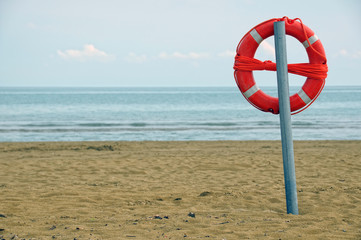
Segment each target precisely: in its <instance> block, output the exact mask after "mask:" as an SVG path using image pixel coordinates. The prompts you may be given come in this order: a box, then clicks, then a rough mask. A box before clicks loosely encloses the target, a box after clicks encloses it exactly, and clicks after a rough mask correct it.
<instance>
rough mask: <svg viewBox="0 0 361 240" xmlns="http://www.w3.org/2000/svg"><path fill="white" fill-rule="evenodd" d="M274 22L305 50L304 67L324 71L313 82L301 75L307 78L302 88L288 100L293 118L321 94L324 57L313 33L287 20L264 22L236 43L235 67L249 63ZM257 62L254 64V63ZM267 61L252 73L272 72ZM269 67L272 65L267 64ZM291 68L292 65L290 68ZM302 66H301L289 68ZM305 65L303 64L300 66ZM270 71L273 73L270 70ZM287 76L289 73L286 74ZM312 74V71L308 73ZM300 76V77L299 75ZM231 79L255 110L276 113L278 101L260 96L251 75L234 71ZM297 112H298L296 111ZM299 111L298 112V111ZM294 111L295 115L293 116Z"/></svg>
mask: <svg viewBox="0 0 361 240" xmlns="http://www.w3.org/2000/svg"><path fill="white" fill-rule="evenodd" d="M275 21H285V28H286V34H287V35H290V36H292V37H294V38H296V39H297V40H298V41H300V42H301V43H302V44H303V46H304V47H305V49H306V52H307V55H308V59H309V64H307V65H308V66H316V65H317V66H321V65H323V66H321V67H325V69H326V74H325V76H322V77H321V78H316V77H314V76H313V75H305V76H309V77H307V79H306V81H305V83H304V84H303V86H302V88H301V89H300V90H299V91H298V92H297V93H295V94H293V95H292V96H290V104H291V112H292V113H293V114H295V113H298V112H301V111H303V110H304V109H305V108H307V107H308V106H309V105H311V104H312V102H313V101H314V100H315V99H316V98H317V97H318V95H319V94H320V93H321V91H322V89H323V87H324V85H325V79H326V76H327V64H326V62H327V60H326V57H325V50H324V48H323V46H322V43H321V41H320V40H319V39H318V37H317V36H316V35H315V34H314V32H313V31H312V30H311V29H310V28H308V27H307V26H305V25H304V24H303V23H302V22H298V21H296V19H293V20H292V19H288V18H287V17H284V18H278V19H270V20H268V21H265V22H263V23H261V24H259V25H257V26H256V27H254V28H252V29H251V30H250V31H249V32H248V33H247V34H246V35H245V36H244V37H243V38H242V40H241V41H240V42H239V44H238V46H237V55H236V61H235V66H236V64H239V62H237V61H238V59H239V58H243V59H246V60H247V59H250V60H256V59H253V57H254V55H255V53H256V50H257V48H258V46H259V44H260V43H261V42H262V41H263V40H264V39H266V38H268V37H270V36H273V35H274V29H273V23H274V22H275ZM256 61H258V60H256ZM269 62H270V61H266V62H264V64H265V66H264V67H263V69H257V68H256V69H254V70H274V71H275V66H276V65H275V64H274V63H273V64H274V66H271V65H272V64H271V65H270V64H269ZM271 63H272V62H271ZM290 65H292V64H290ZM293 65H302V64H293ZM304 65H305V64H304ZM272 68H274V69H272ZM290 72H291V71H290ZM309 72H311V74H312V70H311V71H309ZM301 75H302V74H301ZM234 77H235V80H236V83H237V85H238V88H239V89H240V91H241V92H242V94H243V96H244V97H245V98H246V99H247V100H248V101H249V102H250V103H251V104H252V105H253V106H254V107H256V108H258V109H260V110H262V111H265V112H272V113H273V114H278V113H279V105H278V98H276V97H272V96H270V95H268V94H266V93H264V92H263V91H262V90H261V89H260V88H259V87H258V86H257V84H256V82H255V80H254V77H253V72H252V70H250V71H244V70H238V69H237V68H236V67H235V72H234ZM300 109H301V110H300ZM298 110H299V111H298ZM296 111H297V112H296Z"/></svg>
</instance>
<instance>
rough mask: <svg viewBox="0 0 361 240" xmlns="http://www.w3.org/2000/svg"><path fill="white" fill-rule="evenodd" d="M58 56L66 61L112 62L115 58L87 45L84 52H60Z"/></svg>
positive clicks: (70, 50)
mask: <svg viewBox="0 0 361 240" xmlns="http://www.w3.org/2000/svg"><path fill="white" fill-rule="evenodd" d="M57 53H58V55H59V56H60V57H61V58H63V59H66V60H78V61H87V60H96V61H110V60H114V59H115V56H114V55H110V54H108V53H106V52H104V51H101V50H99V49H97V48H95V47H94V45H92V44H85V45H84V47H83V50H73V49H68V50H65V51H61V50H58V51H57Z"/></svg>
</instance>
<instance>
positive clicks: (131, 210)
mask: <svg viewBox="0 0 361 240" xmlns="http://www.w3.org/2000/svg"><path fill="white" fill-rule="evenodd" d="M295 160H296V175H297V187H298V200H299V210H300V215H298V216H294V215H287V214H286V204H285V194H284V183H283V168H282V157H281V144H280V142H279V141H243V142H239V141H221V142H218V141H214V142H59V143H56V142H54V143H0V194H1V200H0V214H1V215H0V239H361V142H360V141H305V142H303V141H297V142H295ZM190 212H191V213H192V214H190Z"/></svg>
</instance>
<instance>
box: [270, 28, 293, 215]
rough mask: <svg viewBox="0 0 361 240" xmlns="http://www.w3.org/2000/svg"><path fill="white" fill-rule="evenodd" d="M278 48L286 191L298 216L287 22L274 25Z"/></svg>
mask: <svg viewBox="0 0 361 240" xmlns="http://www.w3.org/2000/svg"><path fill="white" fill-rule="evenodd" d="M273 27H274V33H275V35H274V37H275V47H276V64H277V86H278V99H279V109H280V110H279V111H280V125H281V140H282V157H283V171H284V178H285V189H286V204H287V213H291V214H294V215H298V203H297V187H296V173H295V160H294V153H293V140H292V126H291V107H290V93H289V84H288V69H287V53H286V31H285V22H284V21H278V22H275V23H274V25H273Z"/></svg>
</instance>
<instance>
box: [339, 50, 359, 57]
mask: <svg viewBox="0 0 361 240" xmlns="http://www.w3.org/2000/svg"><path fill="white" fill-rule="evenodd" d="M339 56H341V57H346V58H352V59H361V51H360V50H356V51H352V52H349V51H347V50H346V49H341V50H339V51H338V52H337V54H336V57H339Z"/></svg>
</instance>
